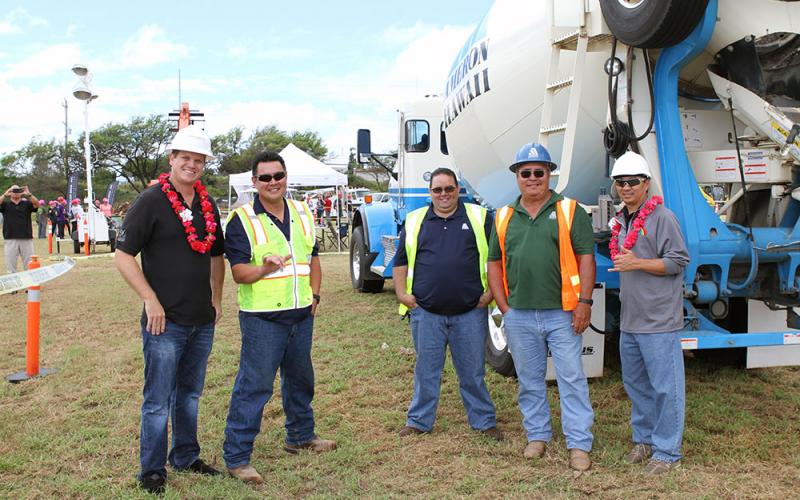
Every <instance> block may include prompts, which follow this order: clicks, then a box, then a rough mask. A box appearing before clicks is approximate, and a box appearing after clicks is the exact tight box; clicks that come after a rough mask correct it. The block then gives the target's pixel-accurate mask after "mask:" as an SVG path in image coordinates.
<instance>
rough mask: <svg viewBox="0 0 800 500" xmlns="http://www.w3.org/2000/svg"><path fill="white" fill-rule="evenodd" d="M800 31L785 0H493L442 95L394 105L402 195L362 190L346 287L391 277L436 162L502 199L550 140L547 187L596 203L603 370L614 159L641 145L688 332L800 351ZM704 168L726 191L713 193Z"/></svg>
mask: <svg viewBox="0 0 800 500" xmlns="http://www.w3.org/2000/svg"><path fill="white" fill-rule="evenodd" d="M799 33H800V2H797V1H791V0H789V1H786V0H749V1H747V2H743V1H740V0H558V1H555V0H536V1H515V0H498V1H497V2H496V3H495V4H494V5H493V6H492V8H491V9H490V11H489V12H488V13H487V14H486V15H485V16H484V18H483V19H482V20H481V21H480V23H479V24H478V26H477V27H476V29H475V31H474V32H473V33H472V35H471V36H470V37H469V38H468V40H467V41H466V43H465V44H464V46H463V48H462V49H461V51H460V52H459V54H458V55H457V56H456V58H455V60H454V62H453V65H452V68H451V69H450V73H449V77H448V79H447V81H446V82H444V84H443V93H442V95H441V96H429V97H427V98H425V99H423V100H422V101H420V102H416V103H412V104H410V105H408V106H406V107H404V108H403V109H402V111H401V112H400V117H399V119H400V127H401V130H400V133H399V137H400V140H399V143H398V150H397V154H396V162H395V165H394V168H393V177H394V181H393V183H392V185H391V187H390V194H391V196H392V203H388V204H387V203H383V204H374V205H371V204H365V205H364V206H362V207H361V208H360V209H359V211H358V212H357V213H356V214H355V217H354V219H353V224H352V230H353V237H352V238H351V246H350V259H351V278H352V283H353V287H354V288H356V289H357V290H360V291H364V292H376V291H379V290H381V289H382V288H383V284H384V280H385V279H386V278H389V277H391V267H392V260H393V257H394V253H395V251H396V245H397V234H398V231H399V229H400V228H401V227H402V223H403V220H404V218H405V215H406V214H407V213H408V212H409V211H411V210H413V209H414V208H417V207H419V206H422V205H423V204H425V203H427V202H428V201H429V199H428V198H427V185H428V184H427V181H428V179H429V175H430V172H431V171H432V170H433V169H435V168H436V167H438V166H452V167H454V168H455V169H456V170H457V171H458V172H459V175H460V181H461V185H462V186H463V189H462V193H461V194H462V196H463V197H464V198H465V199H471V200H473V201H476V202H478V203H482V204H484V205H485V206H487V207H489V208H492V209H496V208H498V207H501V206H503V205H505V204H507V203H509V202H511V201H512V200H513V199H514V198H515V197H516V195H517V189H516V185H515V182H514V178H513V176H512V175H510V174H509V173H508V170H507V165H508V164H509V162H510V161H511V159H512V158H513V156H514V153H515V151H516V150H517V149H518V148H519V147H520V145H522V144H524V143H526V142H531V141H537V142H540V143H542V144H545V145H546V146H547V147H548V149H549V150H550V152H551V155H552V156H553V158H554V159H555V160H556V161H557V163H558V170H557V171H556V172H555V175H553V178H552V181H551V182H552V185H551V187H552V188H553V189H555V190H556V191H559V192H562V193H564V194H565V195H567V196H570V197H572V198H575V199H577V200H579V201H580V203H581V204H582V205H583V206H584V208H585V209H586V210H587V212H588V213H590V214H591V217H592V223H593V227H594V231H595V239H596V243H597V245H596V261H597V283H596V285H595V287H596V289H595V295H594V299H595V301H594V306H593V310H592V323H593V328H594V330H595V332H592V333H589V334H587V335H585V338H584V366H585V368H586V372H587V374H588V375H589V376H599V375H601V374H602V356H603V344H604V343H603V337H602V335H601V334H605V333H610V332H613V331H614V330H615V329H617V328H618V323H617V322H618V317H619V302H618V299H617V297H618V288H619V279H618V277H617V276H616V275H615V274H614V273H610V272H608V270H609V269H610V268H611V267H613V266H612V264H611V261H610V259H609V255H608V239H609V236H610V234H609V230H608V226H607V223H608V221H609V219H610V217H611V216H613V215H614V213H615V211H616V207H617V206H618V205H617V206H615V203H614V200H613V198H611V197H610V196H609V194H611V191H612V190H611V180H610V179H609V177H608V173H609V171H610V168H611V167H612V166H613V163H614V161H615V159H616V158H617V157H619V156H620V155H622V154H623V153H624V152H625V151H628V150H633V151H636V152H639V153H640V154H642V155H644V156H645V157H646V158H647V159H648V161H649V163H650V165H651V166H657V168H655V169H654V177H653V180H652V182H651V191H652V192H653V194H660V195H662V196H663V197H664V200H665V204H666V206H667V207H669V208H670V209H671V210H672V211H673V212H674V213H675V214H676V216H677V217H678V220H679V221H680V224H681V228H682V231H683V234H684V238H685V240H686V244H687V247H688V249H689V252H690V258H691V262H690V264H689V266H688V267H687V268H686V270H685V273H684V299H685V300H684V325H685V327H684V330H683V337H682V345H683V347H684V349H688V350H697V352H699V353H705V352H711V351H712V350H718V349H736V351H735V352H737V353H742V354H746V365H747V367H765V366H777V365H796V364H800V316H798V314H797V312H796V310H795V309H796V308H797V307H798V306H800V278H799V277H798V273H797V271H798V266H800V137H798V136H800V34H799ZM358 143H359V144H358V152H359V157H360V158H361V159H363V160H365V161H366V160H368V159H372V160H373V161H378V162H381V161H382V158H381V156H380V155H377V154H375V153H373V152H372V151H370V149H371V148H370V137H369V131H367V130H360V131H359V141H358ZM706 186H709V187H711V186H713V188H714V190H715V191H716V192H719V193H722V195H723V196H722V199H721V200H719V202H718V204H717V206H714V207H712V206H710V205H709V203H708V202H707V197H704V196H703V194H702V191H701V188H702V187H706ZM532 286H535V285H534V284H532ZM487 321H489V325H490V333H491V335H490V336H489V339H488V340H487V359H488V361H489V363H490V364H491V365H492V366H493V367H494V368H495V369H496V370H497V371H499V372H501V373H504V374H507V375H510V374H513V363H512V361H511V357H510V356H509V355H508V350H507V347H506V342H505V336H504V333H503V329H502V324H501V323H500V322H499V321H498V320H496V317H495V318H493V317H492V315H491V314H490V316H489V318H487ZM550 375H552V371H551V372H550Z"/></svg>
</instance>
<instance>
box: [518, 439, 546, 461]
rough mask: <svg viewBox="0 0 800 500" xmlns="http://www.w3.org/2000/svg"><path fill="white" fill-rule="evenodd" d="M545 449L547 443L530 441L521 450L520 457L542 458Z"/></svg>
mask: <svg viewBox="0 0 800 500" xmlns="http://www.w3.org/2000/svg"><path fill="white" fill-rule="evenodd" d="M546 449H547V443H545V442H544V441H531V442H529V443H528V445H527V446H525V449H524V450H522V456H523V457H525V458H542V457H543V456H544V452H545V450H546Z"/></svg>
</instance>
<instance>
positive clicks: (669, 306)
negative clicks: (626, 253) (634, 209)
mask: <svg viewBox="0 0 800 500" xmlns="http://www.w3.org/2000/svg"><path fill="white" fill-rule="evenodd" d="M616 219H617V222H619V223H620V224H621V225H622V229H621V230H620V232H619V243H620V247H621V246H622V243H623V242H624V241H625V237H626V235H627V233H628V227H626V221H625V217H624V216H623V215H621V214H620V215H618V216H617V217H616ZM633 219H634V217H631V218H630V220H629V221H628V223H629V224H632V223H633ZM632 250H633V253H635V254H636V256H637V257H640V258H643V259H663V260H664V268H665V270H666V273H667V274H666V275H665V276H657V275H655V274H650V273H647V272H645V271H627V272H621V273H619V284H620V294H619V298H620V302H621V303H622V318H621V321H620V329H621V330H622V331H624V332H627V333H664V332H672V331H675V330H681V329H683V268H684V267H686V265H687V264H688V263H689V252H688V251H687V250H686V245H685V244H684V242H683V235H682V234H681V228H680V225H679V224H678V220H677V219H676V218H675V214H673V213H672V212H671V211H670V210H669V209H668V208H665V207H664V205H659V206H658V207H656V209H655V210H653V212H652V213H651V214H650V215H649V216H648V217H647V219H645V222H644V232H643V233H642V234H640V235H639V239H637V240H636V244H635V245H634V246H633V249H632Z"/></svg>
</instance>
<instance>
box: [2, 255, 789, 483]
mask: <svg viewBox="0 0 800 500" xmlns="http://www.w3.org/2000/svg"><path fill="white" fill-rule="evenodd" d="M37 245H39V246H40V250H41V249H42V248H43V247H42V246H41V242H37ZM43 253H44V252H43ZM46 263H48V261H47V260H45V264H46ZM347 270H348V268H347V257H346V256H343V255H330V256H328V255H326V256H323V272H324V283H323V302H322V305H321V308H320V312H319V316H318V317H317V320H316V325H315V344H314V351H313V357H314V363H315V370H316V378H317V386H316V389H317V392H316V397H315V400H314V409H315V416H316V421H317V432H318V433H319V434H320V435H321V436H323V437H326V438H332V439H336V440H337V441H338V443H339V449H337V450H336V451H334V452H331V453H328V454H323V455H314V454H309V453H304V454H300V455H297V456H292V455H287V454H286V453H285V452H284V451H283V449H282V444H283V437H284V429H283V412H282V409H281V407H280V388H279V386H277V387H276V391H275V396H274V397H273V399H272V401H270V402H269V404H268V405H267V407H266V409H265V412H264V418H263V421H262V432H261V434H260V435H259V437H258V439H257V441H256V446H255V451H254V454H253V457H252V461H253V465H254V466H255V467H256V468H257V469H258V470H259V471H260V472H261V473H262V474H263V475H264V477H265V478H266V484H265V485H264V486H263V487H262V488H260V489H257V490H256V489H253V488H251V487H249V486H246V485H244V484H240V483H239V482H237V481H235V480H233V479H231V478H226V477H222V478H204V477H198V476H196V475H193V474H175V473H172V472H170V475H169V484H168V493H167V495H166V498H273V497H314V498H329V497H357V496H367V497H378V498H385V497H405V496H424V497H447V498H450V497H467V496H469V497H472V496H475V497H490V498H497V497H524V498H531V497H533V498H550V497H561V498H585V497H588V496H593V497H594V496H597V497H601V498H620V497H691V498H719V497H725V498H732V497H748V498H759V497H760V498H791V497H796V496H797V492H798V491H800V472H799V471H800V370H798V369H797V368H773V369H761V370H751V371H746V370H744V369H741V368H735V367H726V366H721V365H718V364H714V363H713V362H708V361H701V360H698V359H694V358H692V357H687V359H686V362H687V421H686V434H685V440H684V451H685V455H686V458H685V459H684V460H683V464H682V467H681V468H680V469H678V470H676V471H674V472H673V473H672V474H670V475H669V476H668V477H666V478H656V479H646V478H644V477H643V476H642V475H641V474H640V470H639V469H638V468H637V467H630V466H627V465H625V464H624V463H623V462H622V457H623V456H624V454H625V453H626V452H627V449H628V446H629V439H630V438H629V433H630V429H629V426H628V418H629V411H630V403H629V402H628V399H627V397H626V396H625V392H624V390H623V388H622V384H621V382H620V375H619V366H618V360H617V359H616V358H615V356H614V354H613V352H614V350H613V348H611V347H609V348H608V349H607V350H606V353H607V354H606V356H607V359H606V376H605V377H604V378H602V379H595V380H592V381H591V383H590V391H591V397H592V402H593V405H594V408H595V412H596V419H595V426H594V433H595V448H594V452H593V453H592V456H593V459H594V460H595V466H594V468H593V470H592V471H591V472H590V473H588V474H584V475H581V476H578V477H576V476H575V475H574V474H573V473H572V472H571V471H570V470H569V469H568V468H567V465H566V456H567V454H566V450H565V449H564V439H563V436H562V435H561V433H560V420H559V417H560V412H559V411H558V390H557V388H556V387H555V386H554V385H551V386H550V387H549V389H548V390H549V396H550V401H551V404H552V409H553V417H554V429H555V430H556V431H555V437H554V439H553V442H552V443H551V445H550V447H549V449H548V452H547V455H546V456H545V457H544V459H542V460H540V461H537V462H527V461H525V460H524V459H523V458H522V456H521V450H522V448H523V447H524V445H525V439H524V434H523V431H522V428H521V423H520V420H521V418H520V414H519V411H518V409H517V405H516V390H517V386H516V382H515V381H514V380H512V379H506V378H503V377H501V376H499V375H497V374H495V373H490V374H488V375H487V384H488V386H489V390H490V392H491V394H492V397H493V399H494V402H495V404H496V406H497V418H498V424H499V426H500V428H501V429H502V430H503V431H505V433H506V440H505V441H504V442H503V443H499V444H498V443H494V442H492V441H490V440H488V439H486V438H484V437H482V436H480V435H478V434H476V433H475V432H472V431H471V430H470V429H469V426H468V425H467V422H466V418H465V415H464V411H463V407H462V405H461V400H460V396H459V394H458V384H457V380H456V378H455V374H454V371H453V368H452V365H451V364H450V363H449V362H448V364H447V367H446V371H445V376H444V379H443V383H442V397H441V402H440V405H439V412H438V418H437V423H436V427H435V429H434V432H433V433H432V434H430V435H426V436H415V437H410V438H406V439H404V440H401V439H400V438H398V437H397V436H396V431H397V430H398V429H399V428H400V427H402V425H403V424H404V422H405V410H406V408H407V405H408V402H409V401H410V399H411V392H412V375H413V368H414V357H413V355H412V356H409V355H408V354H405V352H404V349H407V348H408V347H411V339H410V335H409V328H408V323H407V322H401V321H399V319H398V316H397V315H396V303H395V300H394V294H393V293H392V292H391V282H389V283H387V291H386V292H384V293H381V294H376V295H365V294H358V293H355V292H353V291H352V289H351V288H350V284H349V277H348V275H347V272H348V271H347ZM42 288H43V292H42V348H41V360H42V363H41V364H42V366H45V367H55V368H58V370H59V372H58V373H56V374H54V375H51V376H48V377H46V378H42V379H39V380H34V381H29V382H26V383H23V384H17V385H12V384H8V383H5V382H2V383H0V497H2V498H52V497H71V498H109V497H115V498H116V497H120V498H144V497H145V495H144V494H143V493H142V492H141V491H139V490H137V489H136V482H135V478H134V476H135V474H136V472H137V469H138V447H139V443H138V434H139V405H140V404H141V384H142V359H141V339H140V336H139V330H138V317H139V313H140V310H141V304H140V302H139V300H138V299H137V298H136V297H135V296H134V294H133V293H132V292H131V291H130V290H129V289H128V288H127V286H126V285H125V284H124V283H123V282H122V280H121V278H120V277H119V275H118V274H117V272H116V270H115V269H114V267H113V263H112V261H111V259H107V258H97V259H88V260H80V261H79V262H78V264H77V266H76V267H75V269H73V270H72V271H70V273H69V274H67V275H66V276H63V277H61V278H59V279H57V280H54V281H51V282H49V283H46V284H45V285H44V286H43V287H42ZM235 300H236V299H235V286H234V284H233V283H232V281H230V279H229V277H228V281H227V282H226V290H225V302H224V317H223V319H222V321H221V323H220V325H219V326H218V329H217V334H216V339H215V344H214V350H213V352H212V354H211V357H210V359H209V367H208V375H207V378H206V387H205V392H204V395H203V398H202V400H201V410H200V428H199V438H200V443H201V446H202V447H203V453H202V456H203V458H204V459H206V460H207V461H208V462H211V463H216V465H217V466H220V467H222V466H223V463H222V457H221V454H222V453H221V449H222V440H223V431H224V428H225V417H226V412H227V408H228V402H229V398H230V391H231V388H232V385H233V379H234V377H235V375H236V370H237V364H238V350H239V343H240V340H239V330H238V324H237V318H236V305H235ZM0 325H2V326H0V374H2V375H5V374H7V373H11V372H14V371H18V370H20V369H22V368H23V367H24V364H25V360H24V350H25V294H16V295H0Z"/></svg>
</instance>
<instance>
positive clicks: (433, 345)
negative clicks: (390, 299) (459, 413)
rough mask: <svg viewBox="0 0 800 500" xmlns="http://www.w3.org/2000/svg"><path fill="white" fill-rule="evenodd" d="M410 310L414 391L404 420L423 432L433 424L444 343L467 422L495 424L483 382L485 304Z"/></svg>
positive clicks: (484, 425)
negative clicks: (448, 310) (452, 311)
mask: <svg viewBox="0 0 800 500" xmlns="http://www.w3.org/2000/svg"><path fill="white" fill-rule="evenodd" d="M410 314H411V336H412V338H413V340H414V349H415V350H416V351H417V363H416V365H415V367H414V396H413V397H412V399H411V405H410V406H409V408H408V420H407V422H406V425H408V426H409V427H414V428H416V429H419V430H421V431H425V432H428V431H430V430H431V429H432V428H433V422H434V421H435V420H436V408H437V406H439V387H440V386H441V382H442V370H443V369H444V361H445V350H446V349H447V346H448V345H449V346H450V354H451V355H452V357H453V366H454V367H455V369H456V374H457V375H458V386H459V390H460V392H461V400H462V401H463V402H464V409H466V411H467V420H468V421H469V425H470V427H472V428H473V429H477V430H481V431H483V430H486V429H490V428H492V427H495V426H496V425H497V423H496V421H495V411H494V404H492V398H491V397H490V396H489V391H488V390H487V389H486V383H485V382H484V375H485V368H484V355H485V349H486V335H488V333H489V330H488V328H489V325H488V316H487V313H486V308H476V309H473V310H471V311H468V312H466V313H464V314H456V315H452V316H444V315H440V314H434V313H431V312H428V311H426V310H424V309H423V308H422V307H419V306H418V307H416V308H415V309H412V310H411V313H410Z"/></svg>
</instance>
